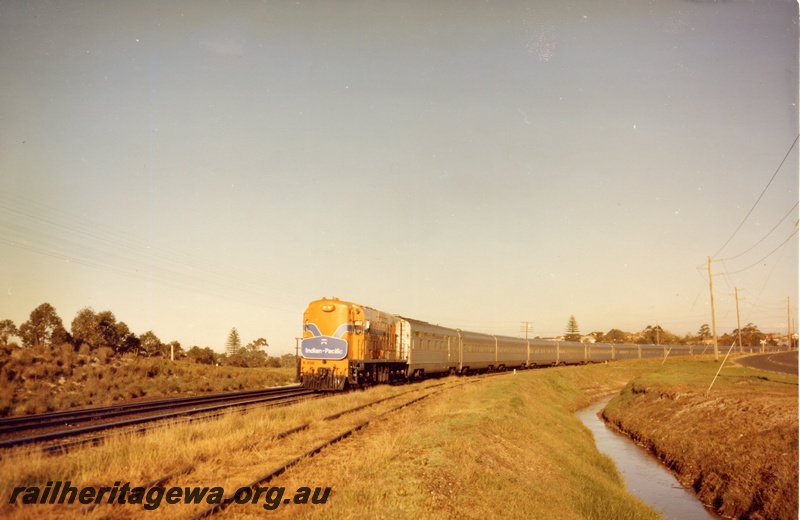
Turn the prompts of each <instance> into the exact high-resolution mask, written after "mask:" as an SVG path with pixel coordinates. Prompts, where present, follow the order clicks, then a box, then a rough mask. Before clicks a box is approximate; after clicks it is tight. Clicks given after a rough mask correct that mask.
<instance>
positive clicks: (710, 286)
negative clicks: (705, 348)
mask: <svg viewBox="0 0 800 520" xmlns="http://www.w3.org/2000/svg"><path fill="white" fill-rule="evenodd" d="M708 290H709V291H710V293H711V333H712V334H713V335H714V361H719V348H718V347H717V318H716V315H715V314H714V275H713V274H711V257H710V256H709V257H708Z"/></svg>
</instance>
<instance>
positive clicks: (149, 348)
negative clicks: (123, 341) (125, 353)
mask: <svg viewBox="0 0 800 520" xmlns="http://www.w3.org/2000/svg"><path fill="white" fill-rule="evenodd" d="M139 353H140V354H143V355H144V356H146V357H153V356H160V355H162V354H163V353H164V344H163V343H161V340H160V339H158V336H156V335H155V333H154V332H153V331H152V330H148V331H147V332H145V333H144V334H142V335H141V336H139Z"/></svg>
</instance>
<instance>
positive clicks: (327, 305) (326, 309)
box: [322, 303, 335, 312]
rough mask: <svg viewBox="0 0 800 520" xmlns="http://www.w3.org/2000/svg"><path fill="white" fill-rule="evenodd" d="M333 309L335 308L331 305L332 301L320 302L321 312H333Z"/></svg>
mask: <svg viewBox="0 0 800 520" xmlns="http://www.w3.org/2000/svg"><path fill="white" fill-rule="evenodd" d="M333 309H335V307H334V306H333V304H332V303H323V304H322V310H323V312H333Z"/></svg>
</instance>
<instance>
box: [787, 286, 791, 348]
mask: <svg viewBox="0 0 800 520" xmlns="http://www.w3.org/2000/svg"><path fill="white" fill-rule="evenodd" d="M786 330H787V331H788V332H787V337H788V339H789V350H792V297H791V296H787V297H786Z"/></svg>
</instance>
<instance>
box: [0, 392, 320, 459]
mask: <svg viewBox="0 0 800 520" xmlns="http://www.w3.org/2000/svg"><path fill="white" fill-rule="evenodd" d="M311 394H313V392H310V391H308V390H305V389H303V388H301V387H300V386H299V385H292V386H286V387H280V388H268V389H261V390H249V391H244V392H229V393H222V394H211V395H206V396H194V397H183V398H177V399H161V400H158V401H148V402H142V403H129V404H121V405H115V406H104V407H96V408H86V409H82V410H74V411H64V412H54V413H48V414H39V415H32V416H23V417H10V418H7V419H2V420H0V438H3V440H1V441H0V449H6V448H12V447H15V446H21V445H25V444H33V443H43V442H49V441H62V440H65V439H70V438H73V437H78V436H81V437H82V438H81V439H80V440H77V441H70V442H62V443H59V444H55V445H48V446H45V447H44V448H43V449H44V450H45V451H59V450H62V449H65V448H69V447H72V446H74V445H82V444H89V443H94V444H97V443H98V442H100V441H101V440H102V439H103V438H104V436H100V437H98V436H94V437H83V436H86V435H91V434H97V433H100V432H106V431H107V430H111V429H118V428H123V427H131V426H138V427H139V430H145V429H147V427H146V426H143V425H147V424H148V423H154V422H156V421H162V420H165V419H179V418H190V417H192V416H196V415H202V416H203V417H209V416H217V415H221V414H223V413H226V412H227V411H229V410H230V409H231V408H243V407H247V408H249V407H252V406H261V405H280V404H289V403H291V402H295V401H296V400H298V399H302V398H304V397H306V396H308V395H311ZM120 418H124V419H120ZM87 423H92V424H87ZM81 424H85V426H78V425H81ZM20 434H22V435H20Z"/></svg>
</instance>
